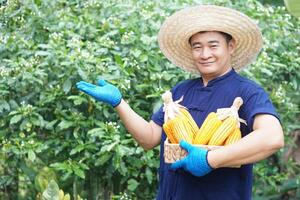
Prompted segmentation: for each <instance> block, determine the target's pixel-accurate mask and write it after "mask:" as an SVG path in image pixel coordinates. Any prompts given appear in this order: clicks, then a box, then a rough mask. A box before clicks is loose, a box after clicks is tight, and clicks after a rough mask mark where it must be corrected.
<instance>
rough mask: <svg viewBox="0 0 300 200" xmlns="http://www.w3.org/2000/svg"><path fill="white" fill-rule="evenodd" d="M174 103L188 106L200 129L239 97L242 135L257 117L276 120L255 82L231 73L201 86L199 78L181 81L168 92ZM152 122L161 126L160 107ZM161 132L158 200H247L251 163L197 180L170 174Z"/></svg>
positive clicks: (182, 173) (187, 175) (163, 136)
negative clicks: (260, 115) (209, 115)
mask: <svg viewBox="0 0 300 200" xmlns="http://www.w3.org/2000/svg"><path fill="white" fill-rule="evenodd" d="M171 92H172V95H173V100H174V101H175V100H178V99H180V97H181V96H183V101H182V102H181V103H180V104H182V105H183V106H185V107H187V108H188V110H189V112H190V114H191V115H192V117H193V118H194V120H195V121H196V123H197V125H198V126H199V127H200V126H201V124H202V123H203V121H204V119H205V118H206V117H207V115H208V114H209V113H210V112H216V111H217V109H218V108H227V107H230V106H231V105H232V103H233V100H234V99H235V98H236V97H242V99H243V101H244V103H243V105H242V106H241V107H240V109H239V116H240V118H242V119H244V120H246V121H247V126H246V125H243V124H241V132H242V136H245V135H247V134H249V133H250V132H251V131H252V126H253V120H254V117H255V115H257V114H270V115H274V116H275V117H277V118H278V115H277V113H276V111H275V108H274V106H273V105H272V103H271V101H270V99H269V97H268V94H267V93H266V92H265V91H264V90H263V89H262V88H261V87H260V86H259V85H257V84H256V83H254V82H253V81H250V80H248V79H246V78H244V77H242V76H240V75H239V74H237V73H236V72H235V71H234V70H231V71H230V72H228V73H226V74H225V75H223V76H221V77H218V78H216V79H213V80H211V81H209V82H208V84H207V86H206V87H205V86H204V85H203V82H202V79H201V78H195V79H191V80H186V81H183V82H181V83H179V84H177V85H176V86H175V87H174V88H172V90H171ZM151 119H152V120H153V121H154V122H155V123H156V124H158V125H160V126H162V125H163V123H164V112H163V110H162V107H161V108H160V109H159V110H158V111H157V112H156V113H154V114H153V115H152V117H151ZM165 139H166V134H165V133H164V131H163V132H162V137H161V144H160V152H161V153H160V168H159V190H158V195H157V200H170V199H172V200H183V199H188V200H218V199H220V200H250V199H251V193H252V167H253V165H252V164H248V165H242V166H241V168H218V169H215V170H213V171H212V172H210V173H209V174H207V175H205V176H203V177H196V176H193V175H192V174H190V173H189V172H186V171H184V170H183V169H179V170H176V171H173V170H171V169H170V164H166V163H165V162H164V157H163V152H164V145H163V144H164V141H165Z"/></svg>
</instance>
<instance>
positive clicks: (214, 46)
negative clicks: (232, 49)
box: [210, 45, 218, 48]
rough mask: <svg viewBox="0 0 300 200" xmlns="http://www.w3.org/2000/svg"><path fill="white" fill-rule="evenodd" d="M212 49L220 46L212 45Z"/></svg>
mask: <svg viewBox="0 0 300 200" xmlns="http://www.w3.org/2000/svg"><path fill="white" fill-rule="evenodd" d="M210 47H211V48H216V47H218V45H212V46H210Z"/></svg>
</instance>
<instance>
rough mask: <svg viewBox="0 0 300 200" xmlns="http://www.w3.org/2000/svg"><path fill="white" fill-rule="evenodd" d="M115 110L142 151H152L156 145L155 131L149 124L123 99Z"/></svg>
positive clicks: (157, 140)
mask: <svg viewBox="0 0 300 200" xmlns="http://www.w3.org/2000/svg"><path fill="white" fill-rule="evenodd" d="M115 109H116V111H117V112H118V114H119V116H120V118H121V120H122V122H123V123H124V126H125V127H126V129H127V130H128V132H129V133H130V134H131V135H132V136H133V137H134V139H135V140H136V141H137V142H138V143H139V144H140V145H141V146H142V147H143V148H144V149H152V148H153V147H155V146H156V145H158V143H159V139H157V134H156V133H157V131H155V130H153V126H151V124H150V122H148V121H146V120H145V119H143V118H142V117H141V116H139V115H138V114H137V113H136V112H135V111H134V110H132V109H131V107H130V106H129V105H128V104H127V103H126V102H125V101H124V100H123V99H122V100H121V103H120V104H119V105H118V106H117V107H116V108H115Z"/></svg>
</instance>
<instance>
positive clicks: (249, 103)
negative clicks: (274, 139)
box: [244, 87, 280, 131]
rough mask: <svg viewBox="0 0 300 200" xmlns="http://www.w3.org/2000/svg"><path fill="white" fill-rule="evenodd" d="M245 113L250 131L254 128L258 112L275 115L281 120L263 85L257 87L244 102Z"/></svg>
mask: <svg viewBox="0 0 300 200" xmlns="http://www.w3.org/2000/svg"><path fill="white" fill-rule="evenodd" d="M244 113H245V116H246V117H245V118H246V121H247V125H248V127H249V129H250V131H252V130H253V123H254V118H255V116H256V115H258V114H269V115H273V116H275V117H276V118H277V119H278V120H279V121H280V119H279V115H278V114H277V112H276V109H275V107H274V106H273V104H272V102H271V100H270V98H269V96H268V94H267V93H266V92H265V91H264V89H263V88H261V87H257V88H256V89H255V90H254V92H252V94H251V95H250V96H249V98H247V99H246V101H245V102H244Z"/></svg>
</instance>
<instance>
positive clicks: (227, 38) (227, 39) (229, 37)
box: [219, 31, 232, 44]
mask: <svg viewBox="0 0 300 200" xmlns="http://www.w3.org/2000/svg"><path fill="white" fill-rule="evenodd" d="M219 32H220V33H221V34H222V35H223V36H224V38H225V40H226V42H227V44H228V43H229V42H230V41H231V40H232V36H231V35H229V34H228V33H224V32H222V31H219Z"/></svg>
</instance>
